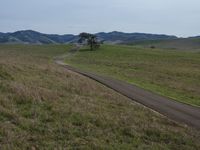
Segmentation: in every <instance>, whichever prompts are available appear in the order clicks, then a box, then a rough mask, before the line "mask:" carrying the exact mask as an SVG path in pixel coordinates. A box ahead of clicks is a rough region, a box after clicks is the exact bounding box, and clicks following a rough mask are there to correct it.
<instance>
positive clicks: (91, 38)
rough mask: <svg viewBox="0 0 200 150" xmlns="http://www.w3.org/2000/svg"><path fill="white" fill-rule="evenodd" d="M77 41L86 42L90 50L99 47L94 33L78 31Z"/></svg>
mask: <svg viewBox="0 0 200 150" xmlns="http://www.w3.org/2000/svg"><path fill="white" fill-rule="evenodd" d="M79 37H80V39H79V43H83V42H86V43H87V45H89V46H90V49H91V50H94V49H96V48H99V47H100V43H99V42H98V40H97V36H96V35H94V34H90V33H85V32H83V33H80V34H79Z"/></svg>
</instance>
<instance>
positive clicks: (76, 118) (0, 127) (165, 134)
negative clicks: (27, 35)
mask: <svg viewBox="0 0 200 150" xmlns="http://www.w3.org/2000/svg"><path fill="white" fill-rule="evenodd" d="M70 47H71V46H66V45H49V46H31V45H0V149H2V150H3V149H9V150H10V149H13V150H14V149H31V148H32V149H54V148H57V149H59V148H60V149H62V148H63V149H64V148H66V149H152V150H155V149H177V150H180V149H181V150H184V149H185V150H188V149H194V150H197V149H200V143H199V140H200V133H199V131H197V130H195V129H191V128H189V127H184V126H183V125H179V124H177V123H174V122H172V121H170V120H168V119H167V118H165V117H163V116H161V115H159V114H157V113H155V112H153V111H151V110H149V109H147V108H145V107H143V106H141V105H139V104H136V103H133V102H132V101H131V100H129V99H128V98H126V97H124V96H122V95H120V94H118V93H116V92H114V91H113V90H110V89H108V88H106V87H104V86H103V85H101V84H99V83H96V82H95V81H92V80H90V79H88V78H86V77H83V76H80V75H78V74H75V73H72V72H70V71H67V70H65V69H64V68H62V67H60V66H58V65H56V64H54V62H53V57H55V56H58V55H62V54H64V53H66V52H67V51H68V50H69V48H70Z"/></svg>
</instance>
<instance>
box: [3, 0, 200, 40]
mask: <svg viewBox="0 0 200 150" xmlns="http://www.w3.org/2000/svg"><path fill="white" fill-rule="evenodd" d="M27 29H31V30H36V31H39V32H42V33H54V34H79V33H80V32H90V33H97V32H110V31H123V32H129V33H130V32H131V33H132V32H141V33H155V34H169V35H176V36H179V37H187V36H196V35H200V0H0V32H13V31H17V30H27Z"/></svg>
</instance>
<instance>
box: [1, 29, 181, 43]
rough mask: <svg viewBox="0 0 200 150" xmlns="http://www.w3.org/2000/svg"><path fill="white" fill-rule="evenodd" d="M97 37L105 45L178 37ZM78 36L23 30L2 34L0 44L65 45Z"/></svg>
mask: <svg viewBox="0 0 200 150" xmlns="http://www.w3.org/2000/svg"><path fill="white" fill-rule="evenodd" d="M96 35H97V37H98V38H99V39H100V40H101V41H104V42H105V43H131V42H137V41H145V40H166V39H176V38H177V37H176V36H169V35H160V34H146V33H123V32H117V31H113V32H109V33H105V32H100V33H96ZM77 40H78V36H77V35H72V34H65V35H58V34H44V33H40V32H36V31H33V30H22V31H17V32H13V33H0V43H3V44H8V43H15V44H16V43H20V44H64V43H74V42H77Z"/></svg>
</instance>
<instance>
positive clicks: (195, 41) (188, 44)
mask: <svg viewBox="0 0 200 150" xmlns="http://www.w3.org/2000/svg"><path fill="white" fill-rule="evenodd" d="M131 45H135V46H141V47H145V48H150V47H155V48H163V49H171V50H173V49H176V50H189V51H191V50H200V37H193V38H180V39H169V40H154V41H152V40H150V41H149V40H148V41H141V42H135V43H132V44H131Z"/></svg>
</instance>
